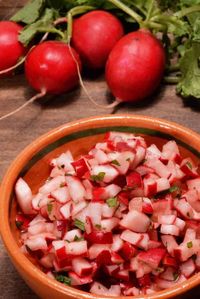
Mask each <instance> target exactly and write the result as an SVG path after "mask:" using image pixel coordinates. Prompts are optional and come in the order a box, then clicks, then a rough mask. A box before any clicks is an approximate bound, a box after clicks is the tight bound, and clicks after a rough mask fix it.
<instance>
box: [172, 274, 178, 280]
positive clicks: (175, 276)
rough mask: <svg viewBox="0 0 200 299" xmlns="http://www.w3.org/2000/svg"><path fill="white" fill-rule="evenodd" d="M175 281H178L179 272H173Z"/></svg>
mask: <svg viewBox="0 0 200 299" xmlns="http://www.w3.org/2000/svg"><path fill="white" fill-rule="evenodd" d="M173 277H174V281H176V280H177V279H178V277H179V274H178V273H177V272H174V273H173Z"/></svg>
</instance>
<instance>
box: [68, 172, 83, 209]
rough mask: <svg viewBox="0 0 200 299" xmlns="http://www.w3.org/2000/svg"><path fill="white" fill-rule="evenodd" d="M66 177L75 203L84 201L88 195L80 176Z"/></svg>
mask: <svg viewBox="0 0 200 299" xmlns="http://www.w3.org/2000/svg"><path fill="white" fill-rule="evenodd" d="M65 179H66V183H67V186H68V190H69V194H70V197H71V198H72V200H73V201H74V202H75V203H77V202H79V201H82V200H83V199H84V197H85V195H86V191H85V188H84V187H83V184H82V183H81V181H80V180H79V179H78V178H76V177H72V176H66V178H65Z"/></svg>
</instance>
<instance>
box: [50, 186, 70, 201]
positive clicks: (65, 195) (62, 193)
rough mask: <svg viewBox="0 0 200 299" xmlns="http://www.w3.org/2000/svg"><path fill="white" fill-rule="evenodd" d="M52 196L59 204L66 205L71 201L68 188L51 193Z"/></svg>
mask: <svg viewBox="0 0 200 299" xmlns="http://www.w3.org/2000/svg"><path fill="white" fill-rule="evenodd" d="M51 196H52V197H53V198H55V200H57V201H58V202H59V203H66V202H68V201H70V200H71V197H70V195H69V191H68V188H67V187H62V188H58V189H56V190H54V191H52V192H51Z"/></svg>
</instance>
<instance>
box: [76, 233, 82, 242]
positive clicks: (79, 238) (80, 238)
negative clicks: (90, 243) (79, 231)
mask: <svg viewBox="0 0 200 299" xmlns="http://www.w3.org/2000/svg"><path fill="white" fill-rule="evenodd" d="M83 240H84V238H83V237H78V236H77V235H76V236H75V237H74V241H77V242H79V241H83Z"/></svg>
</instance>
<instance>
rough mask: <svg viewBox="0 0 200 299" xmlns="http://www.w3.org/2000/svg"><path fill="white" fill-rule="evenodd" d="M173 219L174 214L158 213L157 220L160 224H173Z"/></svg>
mask: <svg viewBox="0 0 200 299" xmlns="http://www.w3.org/2000/svg"><path fill="white" fill-rule="evenodd" d="M175 220H176V216H175V215H158V222H159V223H160V224H173V223H174V222H175Z"/></svg>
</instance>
